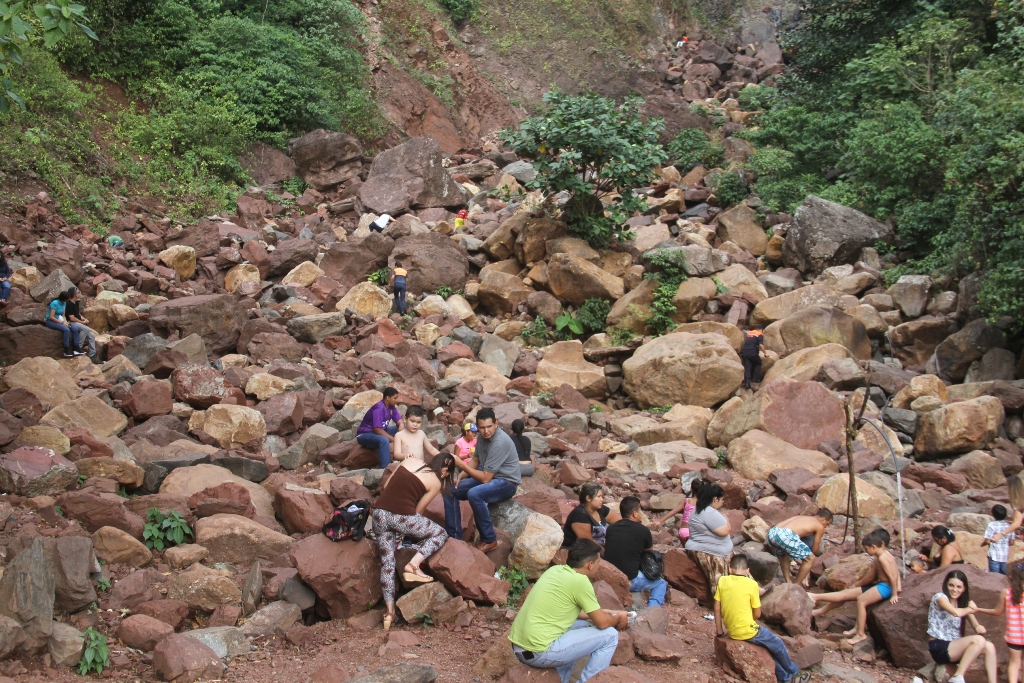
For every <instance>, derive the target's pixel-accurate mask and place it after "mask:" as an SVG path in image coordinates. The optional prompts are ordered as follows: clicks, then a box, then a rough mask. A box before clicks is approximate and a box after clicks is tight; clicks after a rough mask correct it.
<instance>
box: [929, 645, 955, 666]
mask: <svg viewBox="0 0 1024 683" xmlns="http://www.w3.org/2000/svg"><path fill="white" fill-rule="evenodd" d="M928 652H929V653H931V656H932V660H933V661H934V662H935V663H936V664H952V663H953V662H951V661H949V641H948V640H929V641H928Z"/></svg>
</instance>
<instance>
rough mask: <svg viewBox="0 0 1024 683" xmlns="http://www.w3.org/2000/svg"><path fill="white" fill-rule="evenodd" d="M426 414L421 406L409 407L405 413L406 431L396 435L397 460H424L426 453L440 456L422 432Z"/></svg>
mask: <svg viewBox="0 0 1024 683" xmlns="http://www.w3.org/2000/svg"><path fill="white" fill-rule="evenodd" d="M424 415H426V413H425V412H424V411H423V408H420V407H419V406H409V409H408V410H407V411H406V412H405V429H403V430H402V431H400V432H398V433H397V434H395V453H394V458H395V460H405V459H406V458H416V459H417V460H424V461H426V458H424V457H423V454H424V452H426V453H429V454H430V456H431V457H433V456H435V455H437V454H438V450H437V449H436V448H434V446H433V445H431V443H430V440H429V439H427V435H426V434H424V433H423V432H422V431H420V428H421V427H422V426H423V417H424Z"/></svg>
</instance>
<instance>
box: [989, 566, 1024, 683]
mask: <svg viewBox="0 0 1024 683" xmlns="http://www.w3.org/2000/svg"><path fill="white" fill-rule="evenodd" d="M1006 577H1007V578H1008V579H1009V580H1010V587H1009V588H1007V589H1006V590H1005V591H1003V593H1002V595H1000V596H999V604H998V605H996V606H995V607H994V608H990V609H983V608H980V607H979V608H978V609H977V612H978V613H980V614H992V615H995V616H999V615H1000V614H1003V613H1004V612H1005V614H1006V634H1005V636H1004V637H1005V638H1006V647H1008V648H1009V649H1010V665H1009V667H1008V671H1007V673H1008V674H1009V680H1010V683H1017V682H1018V681H1019V680H1020V678H1019V677H1020V669H1021V666H1020V664H1021V653H1022V652H1024V604H1022V603H1024V600H1022V597H1024V562H1020V561H1018V562H1009V563H1008V566H1007V568H1006Z"/></svg>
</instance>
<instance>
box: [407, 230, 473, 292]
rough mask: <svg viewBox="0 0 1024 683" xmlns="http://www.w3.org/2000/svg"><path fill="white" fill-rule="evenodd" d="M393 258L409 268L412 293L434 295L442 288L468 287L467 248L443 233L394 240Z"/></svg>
mask: <svg viewBox="0 0 1024 683" xmlns="http://www.w3.org/2000/svg"><path fill="white" fill-rule="evenodd" d="M391 260H392V262H394V263H401V264H402V267H403V268H405V269H406V270H407V271H409V275H408V277H407V278H406V287H407V288H408V290H409V294H412V295H418V294H424V293H426V294H431V293H433V292H436V291H437V290H438V289H440V288H442V287H450V288H451V289H452V291H457V290H461V289H463V288H464V287H465V286H466V276H467V275H468V274H469V257H468V256H467V254H466V249H465V247H463V246H462V244H461V243H459V242H456V241H455V240H453V239H450V238H448V237H446V236H444V235H442V234H440V233H436V232H428V233H423V234H420V235H408V236H406V237H402V238H401V239H399V240H398V241H397V242H395V249H394V251H393V252H392V253H391Z"/></svg>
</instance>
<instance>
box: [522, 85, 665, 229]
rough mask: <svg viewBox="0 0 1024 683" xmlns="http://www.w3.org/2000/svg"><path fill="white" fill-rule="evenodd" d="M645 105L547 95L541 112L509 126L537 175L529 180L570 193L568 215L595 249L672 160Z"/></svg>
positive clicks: (532, 186)
mask: <svg viewBox="0 0 1024 683" xmlns="http://www.w3.org/2000/svg"><path fill="white" fill-rule="evenodd" d="M642 106H643V100H642V99H640V98H639V97H627V98H626V100H625V101H624V102H623V103H622V104H618V103H616V102H615V101H614V100H611V99H608V98H604V97H599V96H597V95H594V94H586V95H579V96H573V95H567V94H565V93H563V92H561V91H560V90H558V89H553V90H550V91H548V92H546V93H544V107H543V110H542V112H541V113H540V114H538V115H537V116H533V117H530V118H528V119H526V120H525V121H523V122H522V124H520V127H519V129H518V130H513V129H507V130H505V131H503V132H502V139H503V141H504V142H505V144H507V145H508V146H510V147H511V148H512V149H514V150H515V152H516V153H517V154H518V155H519V156H521V157H525V158H527V159H532V160H533V163H534V167H535V168H536V169H537V178H536V179H535V180H532V181H530V182H529V183H527V186H528V187H529V188H530V189H540V190H542V191H543V192H545V193H546V194H547V195H548V197H549V198H553V197H554V195H556V194H557V193H560V192H566V193H568V195H569V199H568V202H567V203H566V204H565V206H564V207H563V218H564V219H565V220H566V222H567V223H568V224H569V227H570V228H571V229H572V230H573V231H574V232H576V233H577V234H578V235H580V236H581V237H582V238H584V239H586V240H587V241H588V242H590V243H591V244H592V245H593V246H595V247H604V246H607V244H608V243H609V242H610V241H612V240H613V239H615V238H616V237H617V235H618V234H619V232H620V230H621V228H620V226H621V225H622V224H623V223H625V221H626V219H627V218H628V217H629V216H631V215H633V212H634V211H638V210H642V209H643V208H644V200H643V199H642V198H641V197H640V196H638V195H636V194H634V193H633V189H634V188H638V187H643V186H645V185H647V184H649V183H650V182H651V181H652V180H653V179H654V167H655V166H657V165H658V164H660V163H663V162H664V161H665V160H666V159H667V155H666V154H665V150H664V149H663V148H662V146H661V145H660V144H658V133H659V132H660V131H661V130H662V128H663V124H662V122H661V121H660V120H654V121H647V120H644V118H643V117H642V116H641V115H640V108H641V107H642Z"/></svg>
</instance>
